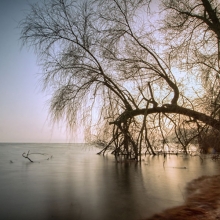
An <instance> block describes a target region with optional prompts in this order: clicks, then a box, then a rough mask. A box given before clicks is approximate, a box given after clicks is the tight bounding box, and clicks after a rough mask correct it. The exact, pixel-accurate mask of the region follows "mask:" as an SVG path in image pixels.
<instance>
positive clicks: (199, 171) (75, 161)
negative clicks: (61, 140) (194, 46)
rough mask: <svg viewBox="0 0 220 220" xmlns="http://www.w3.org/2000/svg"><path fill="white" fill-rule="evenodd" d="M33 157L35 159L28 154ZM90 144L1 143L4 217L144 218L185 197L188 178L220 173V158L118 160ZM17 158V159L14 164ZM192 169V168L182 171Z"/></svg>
mask: <svg viewBox="0 0 220 220" xmlns="http://www.w3.org/2000/svg"><path fill="white" fill-rule="evenodd" d="M28 150H30V152H33V153H36V152H37V153H47V154H48V155H50V156H51V155H53V157H52V159H49V160H47V158H48V157H49V156H42V155H33V156H32V157H31V156H30V158H32V159H33V160H35V161H36V162H35V163H31V162H29V161H28V160H27V159H25V158H23V157H22V156H21V155H22V153H23V152H27V151H28ZM98 151H99V150H97V149H96V148H94V147H92V146H89V145H84V144H3V143H0V216H1V219H12V220H14V219H16V220H17V219H22V220H26V219H28V220H30V219H37V220H39V219H40V220H41V219H42V220H44V219H77V220H112V219H114V220H119V219H120V220H123V219H126V220H138V219H144V218H145V217H149V216H151V215H152V214H154V213H156V212H160V211H161V210H163V209H166V208H169V207H172V206H176V205H180V204H182V203H183V201H184V187H185V185H186V183H187V182H189V181H191V180H192V179H194V178H197V177H199V176H201V175H214V174H219V173H220V172H219V166H220V164H219V162H218V161H217V162H214V161H212V160H210V159H204V160H203V162H202V161H201V160H200V158H199V157H181V156H178V157H177V156H167V158H166V159H165V164H164V167H163V161H164V158H163V157H162V156H160V157H158V156H156V157H152V156H147V157H144V158H143V159H144V161H143V162H142V163H141V164H140V163H138V164H135V163H116V162H115V160H114V158H113V157H112V156H111V155H110V154H109V155H108V156H106V157H103V156H98V155H96V153H97V152H98ZM10 161H12V162H13V163H12V162H10ZM180 167H186V168H187V169H179V168H180Z"/></svg>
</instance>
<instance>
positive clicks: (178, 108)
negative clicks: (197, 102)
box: [110, 104, 220, 130]
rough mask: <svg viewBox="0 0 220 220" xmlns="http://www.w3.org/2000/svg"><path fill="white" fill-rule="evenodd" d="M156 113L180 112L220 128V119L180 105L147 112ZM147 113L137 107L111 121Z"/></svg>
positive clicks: (124, 119)
mask: <svg viewBox="0 0 220 220" xmlns="http://www.w3.org/2000/svg"><path fill="white" fill-rule="evenodd" d="M154 113H175V114H180V115H185V116H189V117H192V118H193V119H195V120H199V121H201V122H203V123H205V124H207V125H210V126H212V127H213V128H215V129H217V130H220V121H218V120H216V119H214V118H212V117H210V116H208V115H206V114H204V113H201V112H197V111H195V110H191V109H187V108H184V107H181V106H178V105H169V104H167V105H163V106H161V107H154V108H149V109H148V110H147V114H148V115H150V114H154ZM145 114H146V109H135V110H133V111H126V112H124V113H123V114H122V115H121V116H120V117H119V118H118V120H116V121H114V122H110V124H120V123H122V122H124V121H126V120H127V119H128V118H132V117H135V116H137V115H145Z"/></svg>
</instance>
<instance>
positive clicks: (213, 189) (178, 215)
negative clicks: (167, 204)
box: [147, 175, 220, 220]
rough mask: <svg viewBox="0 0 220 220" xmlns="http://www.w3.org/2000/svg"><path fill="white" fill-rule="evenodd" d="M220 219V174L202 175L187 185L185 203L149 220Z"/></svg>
mask: <svg viewBox="0 0 220 220" xmlns="http://www.w3.org/2000/svg"><path fill="white" fill-rule="evenodd" d="M203 219H206V220H212V219H215V220H216V219H220V175H218V176H202V177H200V178H198V179H195V180H193V181H192V182H190V183H189V184H188V185H187V188H186V200H185V204H184V205H182V206H178V207H175V208H171V209H167V210H165V211H163V212H162V213H160V214H156V215H154V216H152V217H151V218H148V219H147V220H203Z"/></svg>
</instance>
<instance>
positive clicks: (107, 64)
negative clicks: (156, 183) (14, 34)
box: [21, 0, 220, 160]
mask: <svg viewBox="0 0 220 220" xmlns="http://www.w3.org/2000/svg"><path fill="white" fill-rule="evenodd" d="M154 3H155V2H154V1H152V0H151V1H150V0H94V1H93V0H88V1H74V0H45V1H43V2H42V3H41V4H34V5H31V8H30V12H29V14H28V15H27V16H26V18H25V19H24V20H22V21H21V28H22V32H21V39H22V40H23V42H24V44H27V45H29V46H31V47H34V48H35V51H36V53H37V54H38V56H39V60H40V62H41V64H42V66H43V68H42V70H43V71H42V72H43V73H42V77H43V82H44V88H45V89H49V90H50V91H52V94H53V95H52V98H51V102H50V111H51V116H52V118H53V119H54V120H60V119H65V120H66V122H67V124H68V126H69V128H70V129H71V128H73V127H75V126H76V124H77V123H78V122H79V121H80V123H82V124H83V125H84V126H85V131H86V135H87V137H88V139H90V140H91V139H92V138H93V137H95V136H98V138H99V139H101V140H104V141H105V143H106V146H105V147H104V149H103V151H102V152H103V153H104V152H105V151H106V150H107V149H108V148H109V147H113V150H112V151H113V153H115V155H118V154H125V155H128V156H129V157H132V158H134V159H136V160H138V159H140V158H139V156H140V155H141V152H143V150H146V151H149V152H150V153H153V154H154V149H155V143H157V142H158V139H159V140H161V141H162V143H163V144H165V143H167V138H168V137H169V135H170V134H171V133H175V134H176V139H177V140H178V141H179V142H180V144H181V145H182V146H183V147H186V145H187V144H188V143H189V142H190V141H191V140H193V139H195V138H196V137H197V136H198V135H199V133H200V131H201V129H204V128H205V127H212V128H213V129H216V130H220V121H219V118H218V117H217V112H218V110H219V104H218V100H219V82H218V78H219V60H220V53H219V36H220V35H219V30H220V24H219V23H220V14H219V12H220V6H219V4H218V2H217V0H216V1H211V0H210V1H208V0H194V1H173V0H163V1H161V4H160V5H159V6H158V9H156V11H157V12H158V14H157V15H158V16H155V13H156V12H154V13H153V14H152V13H151V11H152V10H151V7H152V6H154V10H155V5H154ZM159 11H161V13H159ZM178 73H181V74H178ZM196 80H200V81H199V82H201V83H200V84H199V85H196V86H194V85H193V83H194V82H196ZM189 88H191V92H189ZM192 92H193V93H194V94H192ZM207 94H209V97H210V94H211V101H212V103H214V104H215V106H214V107H212V108H211V107H210V102H209V101H206V102H203V101H202V100H205V97H207ZM190 129H191V130H193V131H195V132H190V133H189V132H188V133H186V132H185V133H184V134H185V136H184V137H185V138H186V139H185V141H183V134H182V133H181V132H180V131H183V130H184V131H186V130H188V131H189V130H190ZM186 134H187V135H186ZM157 144H158V143H157ZM185 149H186V148H185Z"/></svg>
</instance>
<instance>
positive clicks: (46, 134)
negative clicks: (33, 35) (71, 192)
mask: <svg viewBox="0 0 220 220" xmlns="http://www.w3.org/2000/svg"><path fill="white" fill-rule="evenodd" d="M37 1H39V0H1V7H0V30H1V31H0V142H23V143H33V142H34V143H66V142H68V143H69V142H83V139H82V138H81V136H80V135H75V136H74V134H72V135H70V134H69V132H67V131H66V129H65V125H64V124H59V125H58V124H53V123H52V122H51V121H50V117H49V111H48V109H49V105H48V100H49V97H48V96H47V95H46V94H45V93H43V92H42V87H41V84H40V82H39V81H40V77H39V73H40V71H41V69H40V66H38V65H37V57H36V55H35V54H34V52H33V50H31V49H30V48H27V47H22V42H21V41H20V40H19V38H20V32H21V30H20V29H19V28H18V24H19V21H21V19H23V18H24V17H25V13H27V10H28V8H29V3H35V2H37Z"/></svg>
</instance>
